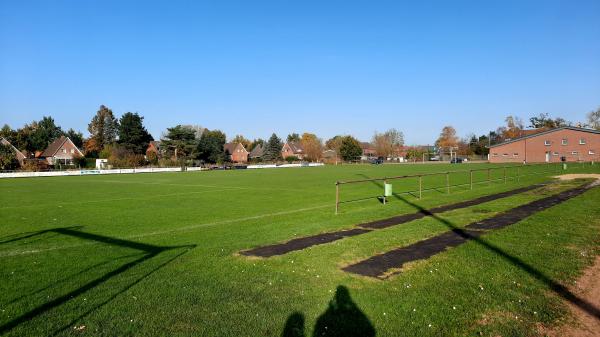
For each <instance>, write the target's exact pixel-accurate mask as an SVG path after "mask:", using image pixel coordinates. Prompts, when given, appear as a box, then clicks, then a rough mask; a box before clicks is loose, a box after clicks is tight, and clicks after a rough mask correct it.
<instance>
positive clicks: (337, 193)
mask: <svg viewBox="0 0 600 337" xmlns="http://www.w3.org/2000/svg"><path fill="white" fill-rule="evenodd" d="M339 208H340V182H339V181H336V182H335V214H338V209H339Z"/></svg>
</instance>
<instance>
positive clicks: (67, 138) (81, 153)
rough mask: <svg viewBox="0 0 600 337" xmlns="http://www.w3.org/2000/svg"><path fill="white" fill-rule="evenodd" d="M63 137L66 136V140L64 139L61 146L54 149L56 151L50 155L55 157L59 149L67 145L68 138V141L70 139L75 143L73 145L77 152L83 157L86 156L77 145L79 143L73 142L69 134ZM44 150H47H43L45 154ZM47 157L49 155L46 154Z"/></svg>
mask: <svg viewBox="0 0 600 337" xmlns="http://www.w3.org/2000/svg"><path fill="white" fill-rule="evenodd" d="M63 137H65V140H64V141H63V142H62V143H60V146H59V147H58V148H57V149H56V151H54V153H52V155H51V156H50V157H54V155H55V154H57V153H58V150H60V148H61V147H62V146H63V145H65V143H66V142H67V140H68V141H70V142H71V144H73V146H74V147H75V149H76V150H77V152H79V154H80V155H81V156H82V157H85V156H84V154H83V152H81V150H80V149H79V148H78V147H77V145H75V143H73V141H72V140H71V138H69V137H68V136H63ZM44 152H45V150H44V151H42V154H44ZM46 157H47V156H46Z"/></svg>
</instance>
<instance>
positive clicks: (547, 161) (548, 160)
mask: <svg viewBox="0 0 600 337" xmlns="http://www.w3.org/2000/svg"><path fill="white" fill-rule="evenodd" d="M549 162H550V152H546V163H549Z"/></svg>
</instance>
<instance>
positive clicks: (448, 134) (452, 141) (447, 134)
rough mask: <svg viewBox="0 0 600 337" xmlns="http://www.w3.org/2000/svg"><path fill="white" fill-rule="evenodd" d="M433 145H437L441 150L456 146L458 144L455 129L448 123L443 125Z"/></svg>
mask: <svg viewBox="0 0 600 337" xmlns="http://www.w3.org/2000/svg"><path fill="white" fill-rule="evenodd" d="M435 145H436V146H437V147H439V148H441V149H442V150H443V149H447V148H452V147H456V146H457V145H458V137H457V136H456V129H454V128H453V127H452V126H450V125H447V126H444V128H443V129H442V132H441V133H440V136H439V137H438V139H437V140H436V142H435Z"/></svg>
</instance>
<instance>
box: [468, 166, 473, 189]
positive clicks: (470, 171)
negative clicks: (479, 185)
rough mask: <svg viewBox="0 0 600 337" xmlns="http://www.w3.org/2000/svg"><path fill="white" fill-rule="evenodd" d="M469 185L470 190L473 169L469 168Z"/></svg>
mask: <svg viewBox="0 0 600 337" xmlns="http://www.w3.org/2000/svg"><path fill="white" fill-rule="evenodd" d="M469 185H470V186H471V190H472V189H473V170H469Z"/></svg>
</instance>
